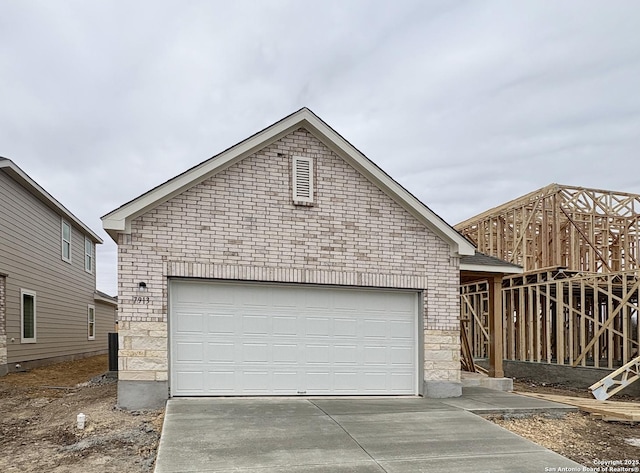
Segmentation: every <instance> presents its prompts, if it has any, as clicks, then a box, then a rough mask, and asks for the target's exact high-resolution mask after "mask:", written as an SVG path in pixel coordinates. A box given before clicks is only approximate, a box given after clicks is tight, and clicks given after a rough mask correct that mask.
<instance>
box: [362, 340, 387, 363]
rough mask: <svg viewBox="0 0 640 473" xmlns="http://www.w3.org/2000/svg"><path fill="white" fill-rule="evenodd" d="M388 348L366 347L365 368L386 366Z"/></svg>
mask: <svg viewBox="0 0 640 473" xmlns="http://www.w3.org/2000/svg"><path fill="white" fill-rule="evenodd" d="M387 358H388V356H387V347H386V346H384V345H382V346H380V345H379V346H372V345H369V346H365V347H364V360H363V363H364V365H365V366H371V365H386V364H387V362H388V360H387Z"/></svg>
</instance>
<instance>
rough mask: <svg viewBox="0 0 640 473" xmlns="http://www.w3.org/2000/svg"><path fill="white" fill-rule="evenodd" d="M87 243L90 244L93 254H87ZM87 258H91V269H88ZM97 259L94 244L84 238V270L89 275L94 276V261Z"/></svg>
mask: <svg viewBox="0 0 640 473" xmlns="http://www.w3.org/2000/svg"><path fill="white" fill-rule="evenodd" d="M87 243H89V244H90V245H91V254H89V253H87ZM87 258H90V263H89V264H90V267H89V269H87ZM94 259H95V247H94V245H93V242H92V241H91V240H90V239H89V238H87V237H84V270H85V271H86V272H87V273H90V274H93V261H94Z"/></svg>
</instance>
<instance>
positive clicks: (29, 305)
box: [20, 289, 36, 343]
mask: <svg viewBox="0 0 640 473" xmlns="http://www.w3.org/2000/svg"><path fill="white" fill-rule="evenodd" d="M20 300H21V303H20V325H21V326H22V337H21V342H22V343H35V342H36V293H35V292H31V291H25V290H24V289H21V290H20Z"/></svg>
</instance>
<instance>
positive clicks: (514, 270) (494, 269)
mask: <svg viewBox="0 0 640 473" xmlns="http://www.w3.org/2000/svg"><path fill="white" fill-rule="evenodd" d="M460 271H474V272H478V273H503V274H523V273H524V269H523V268H518V267H515V266H514V267H511V266H503V265H495V266H493V265H484V264H464V263H460Z"/></svg>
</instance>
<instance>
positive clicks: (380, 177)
mask: <svg viewBox="0 0 640 473" xmlns="http://www.w3.org/2000/svg"><path fill="white" fill-rule="evenodd" d="M307 121H308V123H309V125H310V126H312V127H313V130H310V131H315V132H316V133H320V134H321V135H323V136H324V137H325V138H326V140H329V142H330V143H327V142H326V141H325V140H323V141H324V142H325V144H328V145H330V144H333V145H334V146H330V147H331V148H332V149H333V151H335V152H337V153H338V154H340V156H342V158H343V159H345V160H346V161H347V162H348V163H349V164H350V165H351V166H353V167H354V168H356V169H357V170H358V171H360V172H361V173H362V174H363V175H364V176H367V177H368V178H369V179H370V180H371V181H372V182H373V183H374V184H375V185H376V186H378V187H379V188H381V189H382V190H383V191H384V192H385V193H386V194H387V195H389V196H390V197H391V198H392V199H393V200H395V201H396V202H398V203H399V204H401V205H402V206H403V207H404V208H405V209H406V210H407V211H409V212H410V213H411V214H412V215H413V216H414V217H416V218H417V219H418V220H420V221H422V222H423V223H424V224H425V225H426V226H427V227H429V228H430V229H431V230H433V231H434V232H435V233H436V234H438V235H439V236H440V237H441V238H443V239H444V240H445V241H447V242H448V243H449V244H450V245H452V250H453V252H452V253H453V254H454V255H456V254H457V255H460V256H463V255H474V254H475V247H474V246H473V245H472V244H471V243H470V242H469V241H468V240H467V239H466V238H464V237H463V236H462V235H460V234H459V233H458V232H457V231H455V230H454V229H453V228H452V227H451V226H450V225H448V224H447V223H446V222H444V221H443V220H442V219H441V218H440V217H439V216H437V215H436V214H434V213H433V212H432V211H431V210H430V209H429V208H428V207H426V206H425V205H424V204H423V203H422V202H420V201H419V200H418V199H416V198H415V197H414V196H413V195H411V193H409V192H408V191H407V190H406V189H405V188H404V187H402V186H401V185H400V184H398V183H397V182H396V181H394V180H393V179H392V178H391V177H389V176H388V175H387V174H386V173H385V172H383V171H382V170H381V169H380V168H379V167H378V166H376V165H375V164H373V163H372V162H371V161H369V159H368V158H366V157H365V156H364V155H362V153H360V151H358V150H357V149H356V148H354V147H353V145H351V144H350V143H349V142H348V141H346V140H345V139H344V138H342V137H341V136H340V135H339V134H337V133H336V132H335V131H334V130H332V129H331V128H329V127H328V126H327V125H326V124H325V123H324V122H322V121H320V120H319V119H318V118H317V117H316V116H315V115H309V117H308V118H307Z"/></svg>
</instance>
